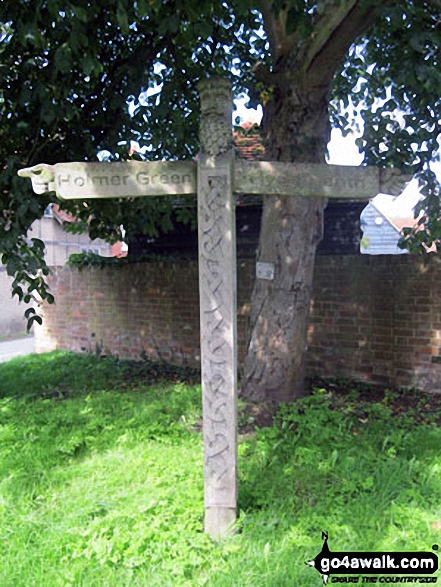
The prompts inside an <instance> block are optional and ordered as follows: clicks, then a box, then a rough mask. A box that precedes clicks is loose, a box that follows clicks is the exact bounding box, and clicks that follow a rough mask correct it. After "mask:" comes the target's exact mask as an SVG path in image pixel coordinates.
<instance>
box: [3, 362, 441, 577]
mask: <svg viewBox="0 0 441 587" xmlns="http://www.w3.org/2000/svg"><path fill="white" fill-rule="evenodd" d="M149 369H150V371H149ZM169 374H170V373H169ZM160 379H161V378H160V372H159V370H155V368H154V367H153V366H151V365H150V366H149V365H142V364H140V365H139V366H136V365H134V364H133V363H124V362H117V361H114V360H111V359H109V360H104V361H103V360H101V361H100V360H97V359H96V358H94V357H91V356H86V355H81V356H77V355H73V354H69V353H51V354H48V355H42V356H39V357H28V358H20V359H15V360H14V361H11V362H9V363H5V364H3V365H0V397H1V398H2V399H0V545H1V546H0V548H1V565H0V586H1V587H4V586H5V587H28V586H31V585H32V586H37V587H39V586H41V587H43V586H45V587H46V586H47V587H52V586H54V587H58V586H60V587H61V586H63V587H65V586H72V587H77V586H85V587H86V586H87V587H92V586H97V587H98V586H99V587H113V586H115V587H120V586H122V587H124V586H129V585H130V586H132V585H135V586H141V585H142V586H145V585H148V586H158V587H159V586H161V587H162V586H168V585H170V586H188V587H190V586H194V585H195V586H198V585H207V586H210V587H211V586H214V587H217V586H219V587H220V586H222V587H224V586H235V587H236V586H240V587H242V586H245V587H247V586H249V587H251V586H253V587H255V586H257V587H259V586H262V587H263V586H265V587H267V586H280V587H282V586H286V585H293V586H297V585H301V586H303V585H305V586H307V587H308V586H311V587H313V586H318V585H320V584H321V583H322V580H321V577H320V576H319V575H318V573H317V572H316V571H315V570H313V569H310V568H308V567H306V566H305V564H304V563H305V561H306V560H309V559H310V558H312V557H313V556H315V555H316V554H317V553H318V552H319V550H320V548H321V545H322V541H321V532H322V531H328V532H329V541H330V546H331V548H333V549H334V550H340V551H341V550H354V551H355V550H378V551H379V550H388V551H394V550H430V549H431V546H432V545H433V544H437V543H438V544H440V543H441V429H440V428H439V427H437V426H436V425H435V424H430V423H425V424H416V423H415V420H414V418H413V417H409V414H406V413H403V414H401V415H396V414H394V413H392V411H391V409H390V408H389V407H388V406H387V405H379V404H375V403H374V404H369V405H367V406H364V408H363V417H360V414H359V411H358V406H359V404H360V401H359V400H357V393H356V391H354V394H353V395H352V397H351V398H348V399H346V400H345V401H343V402H341V406H340V407H339V408H338V409H336V407H335V406H334V405H333V404H332V402H331V400H330V398H329V396H328V394H326V393H324V392H323V391H322V392H321V391H319V390H317V391H316V393H315V394H314V395H313V396H312V397H310V398H307V399H306V400H303V401H302V402H301V403H300V404H297V405H295V406H287V407H284V408H283V409H281V410H280V412H279V415H278V418H277V422H276V424H275V425H274V426H272V427H270V428H265V429H262V430H257V431H256V432H255V433H254V434H247V435H246V436H243V437H241V442H240V447H239V454H240V460H239V466H240V494H239V504H240V510H241V515H240V519H239V523H238V532H237V534H236V535H235V536H234V537H232V538H230V539H229V540H227V541H226V542H225V543H224V544H222V545H214V544H212V543H211V541H210V540H209V539H208V538H207V536H205V535H204V534H203V532H202V520H203V479H202V446H201V433H200V425H199V424H200V416H201V407H200V389H199V386H197V385H192V384H187V383H182V382H180V381H179V376H178V375H177V374H176V373H174V374H173V381H168V382H164V381H161V380H160ZM336 393H338V391H337V392H336Z"/></svg>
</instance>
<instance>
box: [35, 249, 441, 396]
mask: <svg viewBox="0 0 441 587" xmlns="http://www.w3.org/2000/svg"><path fill="white" fill-rule="evenodd" d="M253 274H254V264H253V262H252V260H250V259H246V260H242V261H239V262H238V338H239V358H240V359H242V358H243V356H244V352H245V348H246V338H247V333H246V325H247V315H248V312H249V300H250V295H251V289H252V282H253ZM51 289H52V292H53V293H54V295H55V298H56V305H54V306H47V307H45V319H44V323H43V326H42V327H39V328H38V329H37V331H36V341H37V350H39V351H43V350H48V349H52V348H61V349H72V350H76V351H79V350H89V351H95V350H96V349H98V350H100V351H101V352H105V353H113V354H117V355H119V356H121V357H133V358H139V356H140V354H141V353H142V352H143V351H144V352H145V353H146V354H147V355H148V356H150V357H153V358H160V359H164V360H168V361H172V362H178V363H183V364H191V365H194V364H198V362H199V308H198V274H197V262H196V261H185V262H156V263H142V264H141V263H137V264H130V265H121V266H120V267H118V268H115V267H112V268H106V269H83V270H82V271H78V270H72V269H69V268H59V269H58V270H57V272H56V273H55V274H54V275H53V276H52V278H51ZM440 302H441V263H440V261H439V260H438V259H436V257H434V256H431V257H430V259H428V261H427V262H426V263H424V262H422V261H421V260H419V259H417V258H414V257H411V256H410V255H406V256H404V255H401V256H377V257H368V256H361V255H357V256H346V257H318V258H317V264H316V271H315V280H314V295H313V299H312V302H311V320H310V328H309V336H308V352H307V359H308V372H309V373H310V374H318V375H322V376H334V377H337V376H343V377H351V378H355V379H358V380H364V381H372V382H376V383H381V384H384V385H398V386H404V387H407V386H409V387H419V388H421V389H425V390H427V391H437V392H441V303H440Z"/></svg>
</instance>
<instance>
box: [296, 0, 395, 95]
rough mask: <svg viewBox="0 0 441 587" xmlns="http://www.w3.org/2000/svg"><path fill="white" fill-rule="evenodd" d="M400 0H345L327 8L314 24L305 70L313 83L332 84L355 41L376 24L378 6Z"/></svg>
mask: <svg viewBox="0 0 441 587" xmlns="http://www.w3.org/2000/svg"><path fill="white" fill-rule="evenodd" d="M396 1H397V0H345V1H343V2H338V5H337V6H336V7H335V10H333V11H332V10H329V8H327V9H326V11H325V13H324V14H323V15H321V17H320V18H319V20H318V21H317V23H316V25H315V27H314V33H313V36H312V42H311V45H310V47H309V49H308V51H307V57H306V60H305V69H304V72H305V74H306V75H307V76H308V80H309V81H310V83H311V84H312V85H314V82H315V81H317V82H318V81H319V80H320V83H324V84H326V83H330V82H331V80H332V78H333V76H334V73H335V70H336V68H337V67H338V66H339V65H340V63H341V62H342V60H343V59H344V57H345V55H346V54H347V52H348V50H349V48H350V46H351V45H352V44H353V43H354V41H355V40H356V39H357V38H358V37H359V36H360V35H361V34H362V33H363V32H364V31H365V30H367V29H368V28H369V26H371V25H372V24H374V22H375V20H376V18H377V17H378V13H377V10H376V9H377V8H379V7H380V6H381V7H384V6H385V5H392V4H394V3H396Z"/></svg>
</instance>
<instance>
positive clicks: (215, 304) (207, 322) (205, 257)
mask: <svg viewBox="0 0 441 587" xmlns="http://www.w3.org/2000/svg"><path fill="white" fill-rule="evenodd" d="M226 189H227V178H226V177H224V176H219V177H208V186H207V187H204V188H202V201H201V204H200V209H199V222H200V224H201V226H200V230H201V233H202V239H201V263H200V267H199V270H200V271H201V273H202V275H201V279H202V280H203V281H204V283H206V284H207V288H206V292H205V294H204V299H203V300H201V304H202V308H203V321H204V330H205V337H206V349H205V353H204V356H203V361H204V369H203V377H204V382H203V383H204V385H203V389H204V435H205V474H206V478H207V481H208V483H209V484H210V487H211V488H212V489H216V490H223V489H227V488H228V487H229V482H231V479H230V477H231V473H230V471H229V468H230V464H231V462H232V460H231V456H230V457H229V453H230V451H231V445H230V440H229V438H230V435H231V431H229V422H232V421H233V417H232V416H233V415H232V414H230V413H229V410H230V409H231V407H230V403H231V400H230V398H229V393H228V385H229V382H228V380H227V379H226V376H225V373H226V369H227V367H228V365H229V364H230V361H231V352H232V351H231V348H230V345H229V344H228V341H227V340H226V336H225V333H226V330H227V329H228V326H229V325H228V317H227V316H226V315H225V312H226V311H227V307H226V304H225V300H224V297H223V296H224V293H223V292H224V284H223V267H224V260H225V256H226V255H227V252H226V250H225V246H226V245H227V243H226V238H227V231H226V230H225V226H224V219H223V215H224V211H225V209H224V195H223V194H224V193H225V191H226Z"/></svg>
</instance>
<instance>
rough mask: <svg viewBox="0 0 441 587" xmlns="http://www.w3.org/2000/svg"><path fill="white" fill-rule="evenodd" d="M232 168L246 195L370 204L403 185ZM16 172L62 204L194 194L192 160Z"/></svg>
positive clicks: (382, 173) (265, 165) (298, 168)
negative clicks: (71, 201)
mask: <svg viewBox="0 0 441 587" xmlns="http://www.w3.org/2000/svg"><path fill="white" fill-rule="evenodd" d="M233 168H234V170H233V174H234V180H233V184H232V185H233V186H234V193H235V194H246V195H253V194H255V195H262V194H265V195H268V196H311V197H323V198H340V199H343V198H348V199H352V200H368V199H370V198H372V197H373V195H376V194H378V193H380V192H383V193H389V192H390V189H391V188H392V190H393V182H392V184H391V183H390V180H391V179H394V178H398V177H399V178H400V180H401V181H402V176H401V175H399V176H398V175H394V173H393V172H394V171H395V170H380V169H377V168H376V167H355V166H345V165H320V164H308V163H301V164H295V163H279V162H269V161H256V162H251V161H240V160H239V161H236V162H235V163H234V162H233ZM18 173H19V175H20V176H21V177H30V178H31V180H32V187H33V189H34V192H35V193H37V194H43V193H46V192H51V191H53V192H55V193H56V194H57V196H58V197H59V198H61V199H63V200H78V199H84V200H87V199H96V198H129V197H132V198H133V197H142V196H143V197H145V196H169V195H170V196H176V195H185V194H193V195H196V193H197V164H196V162H194V161H124V162H114V163H108V162H103V163H57V164H55V165H45V164H44V163H42V164H40V165H35V166H34V167H28V168H25V169H21V170H20V171H19V172H18ZM386 176H387V177H386ZM388 183H389V185H388ZM400 185H401V184H400ZM393 191H396V190H393Z"/></svg>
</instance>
